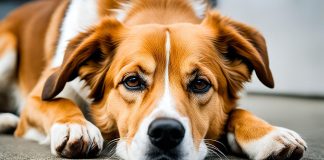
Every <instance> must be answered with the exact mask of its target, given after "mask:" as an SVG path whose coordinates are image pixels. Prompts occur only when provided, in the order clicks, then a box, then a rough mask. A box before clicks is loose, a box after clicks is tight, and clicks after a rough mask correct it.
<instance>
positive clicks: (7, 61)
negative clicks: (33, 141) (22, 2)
mask: <svg viewBox="0 0 324 160" xmlns="http://www.w3.org/2000/svg"><path fill="white" fill-rule="evenodd" d="M16 43H17V41H16V38H15V36H14V35H13V34H11V33H10V32H6V31H2V32H0V75H1V76H0V112H11V113H0V133H7V132H11V131H12V130H14V129H15V128H16V126H17V123H18V120H19V118H18V117H17V116H16V115H14V114H12V113H14V112H15V111H16V110H17V107H18V106H19V105H20V104H19V103H17V102H19V100H18V99H20V98H18V96H19V95H20V94H19V93H18V92H17V91H18V90H17V86H16V83H15V81H14V80H15V70H16V66H17V49H16ZM8 90H13V92H8Z"/></svg>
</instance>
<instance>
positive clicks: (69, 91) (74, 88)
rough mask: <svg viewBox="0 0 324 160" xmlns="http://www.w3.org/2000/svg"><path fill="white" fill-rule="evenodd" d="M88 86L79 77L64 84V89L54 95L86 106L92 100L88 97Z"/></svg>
mask: <svg viewBox="0 0 324 160" xmlns="http://www.w3.org/2000/svg"><path fill="white" fill-rule="evenodd" d="M89 93H90V87H89V86H87V85H86V83H85V81H84V80H81V79H80V78H79V77H77V78H75V79H74V80H72V81H71V82H68V83H66V84H65V87H64V89H63V90H62V91H61V92H60V94H58V95H57V96H56V97H61V98H66V99H70V100H71V101H73V102H74V103H76V104H77V105H78V106H88V105H89V104H90V103H91V102H92V100H91V99H89V98H88V95H89Z"/></svg>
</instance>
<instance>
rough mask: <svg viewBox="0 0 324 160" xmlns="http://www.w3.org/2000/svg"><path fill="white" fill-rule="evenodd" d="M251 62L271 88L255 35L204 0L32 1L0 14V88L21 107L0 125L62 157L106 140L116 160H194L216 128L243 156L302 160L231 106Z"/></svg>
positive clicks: (294, 146)
mask: <svg viewBox="0 0 324 160" xmlns="http://www.w3.org/2000/svg"><path fill="white" fill-rule="evenodd" d="M253 71H255V72H256V75H257V76H258V78H259V80H260V81H261V82H262V83H263V84H264V85H265V86H267V87H269V88H273V87H274V81H273V78H272V73H271V70H270V68H269V61H268V54H267V48H266V42H265V40H264V38H263V36H262V35H261V34H260V33H259V32H258V31H257V30H256V29H254V28H253V27H250V26H248V25H245V24H243V23H240V22H237V21H235V20H232V19H230V18H228V17H224V16H222V15H221V14H219V13H218V12H216V11H214V10H213V9H212V8H211V7H210V5H209V3H208V2H205V1H202V0H131V1H119V2H116V1H113V0H46V1H34V2H31V3H28V4H25V5H24V6H22V7H20V8H18V9H16V10H15V11H13V12H12V13H10V14H9V15H8V16H7V17H6V18H5V19H4V20H3V21H2V22H1V23H0V73H1V75H2V76H1V77H0V81H1V84H0V88H1V91H2V93H6V94H8V95H9V96H8V97H11V98H10V99H11V100H12V101H13V102H12V103H11V104H16V105H11V106H18V107H16V108H15V109H16V110H18V114H19V115H20V117H19V118H18V117H17V116H15V115H14V114H10V113H3V114H1V115H0V131H5V130H7V129H8V128H13V127H16V125H17V128H16V130H15V133H14V135H15V136H16V137H23V138H25V139H31V140H36V141H38V142H40V143H43V144H49V145H50V148H51V153H52V154H53V155H56V156H61V157H66V158H86V157H96V156H98V155H99V154H100V152H101V151H102V149H103V142H104V141H105V140H107V141H115V142H116V143H117V144H116V155H117V156H119V157H120V158H122V159H130V160H144V159H174V160H185V159H190V160H198V159H204V158H206V157H207V156H208V154H210V153H213V151H212V150H211V149H210V145H213V144H210V143H212V142H214V141H216V140H219V139H220V138H221V137H223V136H224V137H225V138H226V139H227V144H228V146H229V148H230V150H231V151H232V152H234V153H237V154H245V155H246V156H248V158H250V159H266V158H274V159H286V158H290V159H300V158H301V157H302V156H303V154H304V152H305V150H306V148H307V146H306V143H305V141H304V140H303V139H302V138H301V137H300V136H299V135H298V134H297V133H296V132H294V131H291V130H289V129H286V128H281V127H277V126H273V125H271V124H269V123H267V122H265V121H264V120H262V119H260V118H258V117H256V116H254V115H253V114H252V113H250V112H248V111H246V110H243V109H240V108H238V107H239V106H238V105H237V100H238V99H239V95H238V94H239V92H240V91H241V90H242V89H243V85H244V83H246V82H249V81H250V79H251V74H252V72H253ZM1 110H5V107H2V109H1ZM206 140H211V142H209V143H207V141H206Z"/></svg>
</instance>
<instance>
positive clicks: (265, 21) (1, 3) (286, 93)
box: [0, 0, 324, 159]
mask: <svg viewBox="0 0 324 160" xmlns="http://www.w3.org/2000/svg"><path fill="white" fill-rule="evenodd" d="M24 2H27V0H0V19H2V18H3V17H4V16H5V15H6V14H7V13H8V12H9V11H10V10H12V9H13V8H15V7H17V6H19V5H21V4H22V3H24ZM213 2H214V4H215V5H216V8H217V9H218V10H220V12H221V13H222V14H223V15H226V16H229V17H231V18H233V19H235V20H238V21H241V22H244V23H246V24H249V25H251V26H253V27H255V28H257V29H258V30H259V31H260V32H261V33H262V34H263V35H264V37H265V39H266V41H267V45H268V53H269V58H270V68H271V70H272V73H273V76H274V79H275V88H274V89H268V88H266V87H265V86H263V85H262V84H261V83H260V82H259V80H258V79H257V78H256V76H255V75H254V76H253V81H252V83H249V84H247V93H248V94H243V96H242V97H243V98H242V100H241V101H240V103H239V104H240V105H239V106H240V107H243V108H245V109H248V110H250V111H252V112H253V113H254V114H256V115H258V116H260V117H261V118H263V119H265V120H266V121H268V122H270V123H271V124H274V125H277V126H282V127H286V128H290V129H292V130H295V131H296V132H298V133H299V134H301V136H302V137H303V138H304V139H305V140H306V142H307V143H308V147H309V150H308V151H307V152H306V155H305V158H306V159H324V150H323V148H324V136H323V133H324V0H311V1H310V0H218V1H217V0H213ZM0 139H1V136H0ZM1 143H2V144H4V145H5V146H6V147H7V150H5V151H3V152H2V153H3V155H19V156H24V157H26V155H25V153H26V152H29V153H30V155H35V157H37V159H47V158H49V157H48V156H50V153H49V150H48V149H47V150H44V149H43V148H41V147H38V148H37V145H36V144H34V146H33V147H31V148H34V149H35V148H37V149H36V150H30V149H29V150H28V148H29V146H30V144H29V143H30V142H26V141H24V142H22V141H16V140H15V139H12V138H11V137H7V138H3V139H1V140H0V145H1ZM21 144H22V145H21ZM10 145H11V146H10ZM17 146H19V147H20V148H16V147H17ZM1 147H2V148H3V147H4V146H1ZM1 147H0V150H1ZM10 147H11V148H10ZM26 148H27V150H26ZM39 150H42V151H43V152H37V151H39ZM27 158H30V157H29V156H27ZM52 158H53V157H52ZM0 159H1V152H0ZM13 159H15V158H13ZM234 159H235V158H234Z"/></svg>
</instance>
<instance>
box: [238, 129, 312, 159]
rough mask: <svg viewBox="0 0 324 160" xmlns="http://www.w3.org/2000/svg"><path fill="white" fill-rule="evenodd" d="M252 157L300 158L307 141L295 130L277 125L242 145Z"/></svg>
mask: <svg viewBox="0 0 324 160" xmlns="http://www.w3.org/2000/svg"><path fill="white" fill-rule="evenodd" d="M241 147H242V150H243V151H244V152H245V153H246V154H247V155H248V156H249V157H250V158H251V159H276V160H277V159H278V160H279V159H294V160H295V159H300V158H301V157H302V156H303V154H304V152H305V151H306V149H307V145H306V142H305V141H304V140H303V139H302V138H301V137H300V136H299V135H298V134H297V133H296V132H294V131H292V130H289V129H286V128H281V127H276V128H275V129H274V130H273V131H271V132H270V133H269V134H267V135H265V136H264V137H262V138H260V139H258V140H254V141H253V142H249V143H246V144H242V145H241Z"/></svg>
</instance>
